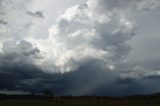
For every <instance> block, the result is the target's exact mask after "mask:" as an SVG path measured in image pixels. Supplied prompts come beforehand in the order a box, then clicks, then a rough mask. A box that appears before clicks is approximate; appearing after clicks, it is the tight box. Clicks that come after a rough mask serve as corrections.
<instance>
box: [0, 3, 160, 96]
mask: <svg viewBox="0 0 160 106" xmlns="http://www.w3.org/2000/svg"><path fill="white" fill-rule="evenodd" d="M159 11H160V1H159V0H42V1H39V0H0V92H5V93H14V92H16V93H19V94H21V93H25V92H35V93H39V92H42V91H44V90H47V89H49V90H51V91H52V92H54V94H55V95H74V96H79V95H103V96H110V95H111V96H121V95H135V94H149V93H155V92H160V85H159V81H160V65H159V64H160V46H159V45H160V42H159V41H160V35H159V33H160V30H159V28H160V21H159V19H160V12H159Z"/></svg>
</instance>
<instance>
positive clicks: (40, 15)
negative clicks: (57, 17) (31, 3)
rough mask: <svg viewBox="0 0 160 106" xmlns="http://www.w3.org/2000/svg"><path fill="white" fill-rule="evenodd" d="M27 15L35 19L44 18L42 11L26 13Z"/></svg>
mask: <svg viewBox="0 0 160 106" xmlns="http://www.w3.org/2000/svg"><path fill="white" fill-rule="evenodd" d="M27 14H28V15H30V16H33V17H35V18H45V16H44V14H43V12H42V11H36V12H34V13H33V12H30V11H27Z"/></svg>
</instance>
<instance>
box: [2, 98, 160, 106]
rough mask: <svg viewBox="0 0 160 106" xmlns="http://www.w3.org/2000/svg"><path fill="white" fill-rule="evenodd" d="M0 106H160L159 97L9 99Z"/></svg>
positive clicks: (4, 100) (3, 100)
mask: <svg viewBox="0 0 160 106" xmlns="http://www.w3.org/2000/svg"><path fill="white" fill-rule="evenodd" d="M0 106H160V97H159V96H134V97H92V96H91V97H88V96H82V97H54V98H50V97H21V96H20V97H15V98H13V97H9V98H5V99H1V101H0Z"/></svg>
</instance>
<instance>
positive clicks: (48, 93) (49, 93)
mask: <svg viewBox="0 0 160 106" xmlns="http://www.w3.org/2000/svg"><path fill="white" fill-rule="evenodd" d="M42 93H43V95H44V96H47V97H49V98H53V97H54V95H53V93H52V92H51V91H50V90H48V89H47V90H45V91H43V92H42Z"/></svg>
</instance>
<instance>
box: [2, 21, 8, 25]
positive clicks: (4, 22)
mask: <svg viewBox="0 0 160 106" xmlns="http://www.w3.org/2000/svg"><path fill="white" fill-rule="evenodd" d="M0 24H3V25H6V24H8V22H6V21H3V20H0Z"/></svg>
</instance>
